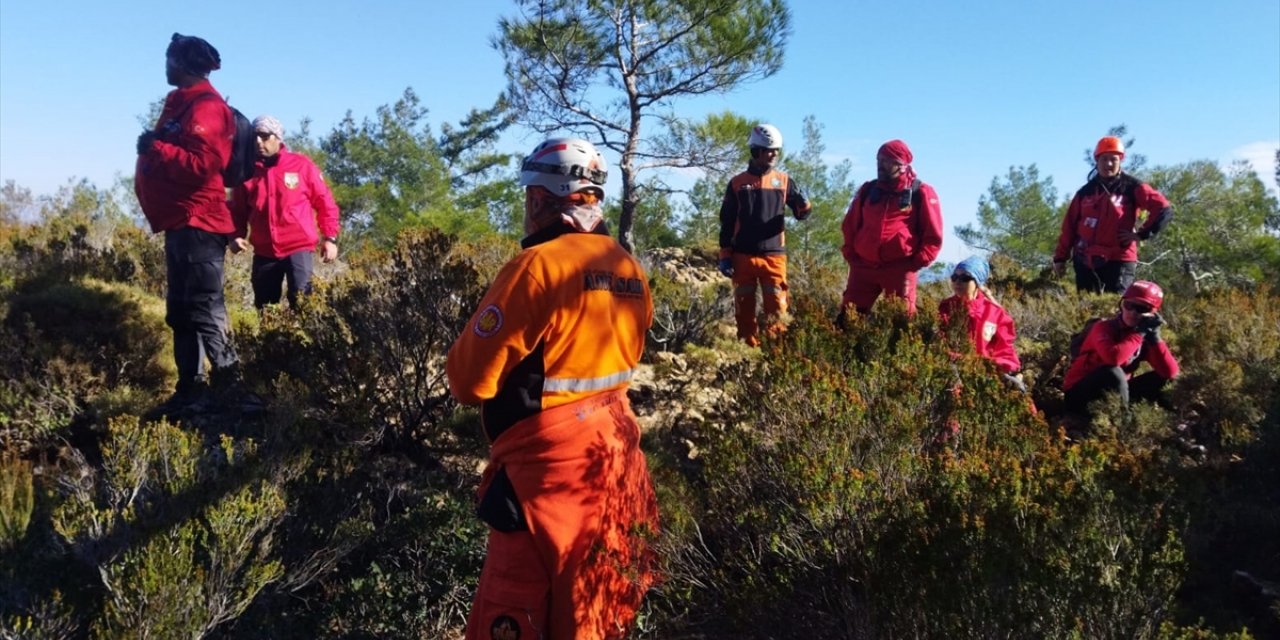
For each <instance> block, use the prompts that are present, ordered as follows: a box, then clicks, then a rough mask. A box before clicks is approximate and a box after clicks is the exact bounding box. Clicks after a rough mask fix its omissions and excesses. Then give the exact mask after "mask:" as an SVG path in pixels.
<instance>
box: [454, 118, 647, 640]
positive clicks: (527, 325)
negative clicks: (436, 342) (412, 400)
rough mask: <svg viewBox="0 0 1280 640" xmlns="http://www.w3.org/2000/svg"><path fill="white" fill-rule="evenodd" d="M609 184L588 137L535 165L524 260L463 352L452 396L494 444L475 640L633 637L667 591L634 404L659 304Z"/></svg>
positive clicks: (462, 340)
mask: <svg viewBox="0 0 1280 640" xmlns="http://www.w3.org/2000/svg"><path fill="white" fill-rule="evenodd" d="M607 175H608V172H607V167H606V165H605V162H604V158H603V157H602V156H601V155H600V153H599V152H597V151H596V149H595V147H594V146H592V145H591V143H589V142H587V141H585V140H579V139H575V138H552V139H550V140H547V141H545V142H543V143H541V144H539V145H538V146H537V147H536V148H534V150H533V152H532V153H530V154H529V155H528V156H527V157H526V158H525V159H524V162H523V163H522V165H521V172H520V185H521V186H522V187H524V188H525V215H524V230H525V238H524V240H522V241H521V243H520V244H521V246H522V247H523V249H524V250H523V251H521V252H520V253H519V254H518V255H516V256H515V257H514V258H512V259H511V261H510V262H508V263H507V264H506V265H505V266H503V268H502V269H501V270H500V271H499V272H498V275H497V277H496V278H495V279H494V282H493V285H492V286H490V287H489V290H488V292H487V293H485V295H484V297H483V298H482V299H481V300H480V302H479V304H478V306H477V310H476V312H475V314H474V315H472V317H471V320H470V321H468V322H467V324H466V325H465V326H464V327H463V329H462V333H461V335H459V336H458V338H457V340H456V341H455V342H454V343H453V346H452V347H451V348H450V349H449V355H448V359H447V361H446V364H445V373H446V375H447V376H448V379H449V390H450V392H451V393H452V394H453V397H454V398H456V399H457V400H458V402H460V403H462V404H468V405H479V407H480V422H481V426H482V428H483V430H484V434H485V436H486V437H487V438H488V440H489V442H490V452H489V460H488V464H487V465H486V466H485V469H484V475H483V477H482V478H481V480H480V488H479V504H478V507H477V509H476V512H477V515H479V516H480V518H481V519H482V520H484V521H485V522H486V523H488V524H489V526H490V531H489V540H488V547H487V551H486V555H485V560H484V567H483V568H482V569H481V571H480V584H479V587H478V588H477V591H476V596H475V601H474V604H473V606H472V609H471V614H470V615H469V616H468V618H467V633H466V638H467V639H468V640H479V639H482V638H483V639H485V640H488V639H490V638H546V639H547V640H604V639H606V638H609V639H615V638H616V639H621V638H624V637H629V635H628V634H629V632H630V628H631V626H632V624H633V622H634V621H635V617H636V613H637V611H638V610H639V608H640V604H641V601H642V599H643V596H644V593H645V591H646V590H647V589H648V587H649V586H650V584H651V583H652V582H653V580H654V574H653V572H654V566H653V559H654V552H653V549H652V547H651V546H650V543H651V541H653V540H655V536H656V535H657V533H658V505H657V499H656V497H655V495H654V491H653V485H652V483H651V482H650V479H649V472H648V467H647V466H646V463H645V458H644V453H643V452H641V450H640V427H639V423H638V422H637V420H636V416H635V414H634V413H632V411H631V405H630V401H629V400H628V399H627V386H628V385H629V383H630V381H631V377H632V375H633V373H634V372H635V370H636V367H637V365H638V364H639V361H640V356H641V354H642V353H643V352H644V337H645V334H646V333H647V332H648V330H649V326H650V325H651V324H652V322H653V300H652V298H651V297H650V292H649V284H648V282H649V281H648V278H646V277H645V273H644V270H643V269H642V268H641V266H640V263H639V261H637V260H636V259H635V257H633V256H632V255H631V254H629V253H627V251H626V250H625V249H623V248H622V245H620V244H618V242H617V241H616V240H614V239H613V238H611V237H609V234H608V232H607V230H606V229H605V225H604V220H603V210H602V200H603V198H604V190H603V185H604V183H605V179H606V177H607Z"/></svg>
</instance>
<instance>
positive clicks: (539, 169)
mask: <svg viewBox="0 0 1280 640" xmlns="http://www.w3.org/2000/svg"><path fill="white" fill-rule="evenodd" d="M608 177H609V166H608V165H607V164H605V161H604V156H602V155H600V152H599V151H596V148H595V147H594V146H592V145H591V143H590V142H587V141H586V140H579V139H577V138H551V139H549V140H547V141H545V142H543V143H542V144H539V145H538V146H536V147H534V148H533V152H531V153H530V154H529V155H528V156H527V157H525V159H524V162H523V163H521V165H520V186H522V187H531V186H533V185H538V186H541V187H546V189H547V190H548V191H550V192H551V193H553V194H555V195H557V196H567V195H569V194H571V193H577V192H579V191H582V190H584V189H595V190H596V191H597V192H598V193H599V195H600V197H602V198H603V197H604V189H601V188H600V187H601V185H603V184H604V182H605V180H606V179H607V178H608Z"/></svg>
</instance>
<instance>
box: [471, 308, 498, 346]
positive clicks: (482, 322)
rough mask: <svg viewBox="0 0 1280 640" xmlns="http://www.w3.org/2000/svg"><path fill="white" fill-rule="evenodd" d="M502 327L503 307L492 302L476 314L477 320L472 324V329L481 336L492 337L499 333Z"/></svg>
mask: <svg viewBox="0 0 1280 640" xmlns="http://www.w3.org/2000/svg"><path fill="white" fill-rule="evenodd" d="M501 328H502V309H499V308H498V305H496V304H491V305H489V306H487V307H485V308H484V309H481V310H480V313H479V314H477V315H476V322H475V324H474V325H473V326H472V330H474V331H475V332H476V335H477V336H480V337H481V338H492V337H493V336H495V335H497V333H498V330H499V329H501Z"/></svg>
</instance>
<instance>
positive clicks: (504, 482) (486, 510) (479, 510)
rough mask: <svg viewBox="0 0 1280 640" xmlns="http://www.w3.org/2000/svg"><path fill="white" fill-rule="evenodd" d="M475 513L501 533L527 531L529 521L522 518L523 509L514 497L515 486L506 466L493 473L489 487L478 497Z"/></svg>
mask: <svg viewBox="0 0 1280 640" xmlns="http://www.w3.org/2000/svg"><path fill="white" fill-rule="evenodd" d="M476 515H478V516H480V519H481V520H483V521H485V522H486V523H488V524H489V526H491V527H493V528H494V529H497V530H498V531H501V532H503V533H511V532H513V531H528V530H529V523H528V522H526V521H525V519H524V509H523V508H521V507H520V500H519V499H518V498H517V497H516V488H515V487H514V486H512V484H511V478H508V477H507V468H506V467H503V468H501V469H498V472H497V473H495V474H493V481H492V482H490V483H489V489H488V490H486V491H485V492H484V495H483V496H481V497H480V504H479V505H478V506H477V507H476Z"/></svg>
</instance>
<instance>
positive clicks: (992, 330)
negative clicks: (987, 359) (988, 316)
mask: <svg viewBox="0 0 1280 640" xmlns="http://www.w3.org/2000/svg"><path fill="white" fill-rule="evenodd" d="M994 337H996V323H994V322H984V323H982V341H983V342H991V339H992V338H994Z"/></svg>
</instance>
